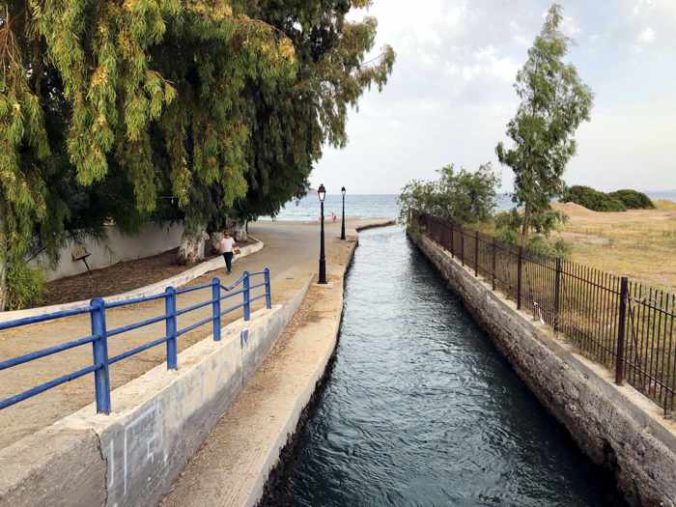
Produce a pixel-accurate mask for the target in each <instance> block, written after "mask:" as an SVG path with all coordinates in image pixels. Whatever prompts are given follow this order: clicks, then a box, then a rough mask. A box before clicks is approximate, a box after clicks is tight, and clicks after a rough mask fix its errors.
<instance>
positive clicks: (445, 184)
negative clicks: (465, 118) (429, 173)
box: [398, 163, 499, 224]
mask: <svg viewBox="0 0 676 507" xmlns="http://www.w3.org/2000/svg"><path fill="white" fill-rule="evenodd" d="M438 172H439V174H440V175H441V176H440V178H439V179H438V180H437V181H419V180H413V181H411V182H409V183H407V184H406V185H405V186H404V188H403V189H402V191H401V194H400V195H399V199H398V202H399V211H400V218H401V219H402V220H406V219H408V217H409V211H410V210H416V211H420V212H425V213H429V214H431V215H434V216H437V217H440V218H445V219H446V220H449V221H451V222H454V223H457V224H476V223H481V222H486V221H487V220H488V219H489V218H490V217H491V215H492V213H493V210H494V209H495V196H496V189H497V186H498V182H499V180H498V176H497V175H496V174H495V172H494V171H493V169H492V167H491V165H490V163H488V164H484V165H481V166H479V169H478V170H477V171H476V172H470V171H467V170H465V169H460V171H456V170H455V168H454V167H453V164H449V165H447V166H444V167H442V168H441V169H439V171H438Z"/></svg>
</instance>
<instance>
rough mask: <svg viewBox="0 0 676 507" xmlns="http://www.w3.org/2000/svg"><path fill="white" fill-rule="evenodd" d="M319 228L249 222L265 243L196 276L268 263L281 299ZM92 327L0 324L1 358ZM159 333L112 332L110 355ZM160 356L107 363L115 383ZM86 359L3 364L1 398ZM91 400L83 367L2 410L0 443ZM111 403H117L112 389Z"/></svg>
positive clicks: (116, 317) (331, 236) (311, 255)
mask: <svg viewBox="0 0 676 507" xmlns="http://www.w3.org/2000/svg"><path fill="white" fill-rule="evenodd" d="M368 222H371V223H372V222H374V221H373V220H370V221H368ZM365 223H367V221H351V222H350V223H349V226H350V227H351V228H352V227H357V226H360V225H364V224H365ZM318 229H319V228H318V225H317V224H299V223H289V222H276V223H275V222H261V223H258V224H254V225H253V226H252V227H251V234H253V235H255V236H256V237H259V238H260V239H261V240H263V241H264V242H265V248H264V249H263V250H262V251H261V252H259V253H257V254H254V255H251V256H249V257H246V258H244V259H241V260H240V261H239V262H238V263H236V264H235V266H234V273H233V275H231V276H230V277H229V278H226V277H225V273H224V271H223V270H218V271H214V272H211V273H207V274H206V275H204V276H203V277H201V278H199V279H197V280H195V281H194V282H193V283H195V284H197V283H202V282H204V281H207V280H210V279H211V278H213V277H214V276H219V277H222V278H223V279H224V280H225V282H226V283H227V280H236V279H237V278H238V277H239V276H240V275H241V273H242V271H244V270H248V271H251V272H253V271H260V270H262V269H263V268H264V267H266V266H267V267H269V268H270V270H271V273H272V291H273V302H274V303H283V302H285V301H286V300H288V299H290V298H291V297H292V296H293V295H294V294H296V293H297V291H298V290H300V289H301V287H303V286H304V284H305V282H306V281H307V280H308V278H309V277H311V276H313V275H314V274H315V273H316V271H317V259H318V250H319V244H318V243H319V242H318ZM339 232H340V229H339V224H330V225H328V226H327V236H326V237H327V266H328V270H329V275H330V276H331V275H332V274H334V273H342V271H343V269H344V266H341V265H339V264H337V263H338V262H344V259H346V257H347V256H346V255H345V254H344V252H345V250H346V249H348V248H349V246H348V245H347V244H346V243H345V242H341V241H339V240H338V235H339ZM353 241H354V239H353ZM205 292H206V291H204V292H203V291H195V292H192V293H188V294H184V295H181V296H179V298H178V307H179V308H181V307H185V306H188V305H190V304H194V303H197V302H200V301H204V300H205V297H207V296H206V294H205ZM260 304H261V302H259V305H260ZM209 312H210V309H208V308H206V309H204V310H201V311H195V312H191V313H189V314H187V315H184V316H181V317H179V322H178V326H179V328H182V327H185V326H187V325H189V324H190V323H192V322H196V321H198V320H200V319H202V318H204V317H206V316H207V315H208V314H209ZM163 313H164V302H163V301H162V300H160V301H154V302H150V303H145V304H143V305H134V306H130V307H122V308H118V309H115V310H110V311H108V312H107V315H106V316H107V326H108V329H112V328H114V327H117V326H121V325H124V324H128V323H131V322H136V321H139V320H142V319H145V318H150V317H153V316H157V315H161V314H163ZM240 316H241V313H237V314H235V315H231V316H230V320H234V319H236V318H239V317H240ZM210 333H211V329H210V326H209V325H208V324H207V325H205V326H202V327H200V328H199V329H197V330H195V331H193V332H191V333H188V334H186V335H184V336H182V337H181V338H179V351H180V350H183V349H185V348H187V347H189V346H190V345H192V344H194V343H196V342H197V341H199V340H202V339H204V338H205V337H207V336H208V335H209V334H210ZM89 334H90V323H89V316H88V315H84V316H78V317H72V318H68V319H61V320H59V321H55V322H51V323H43V324H36V325H33V326H26V327H23V328H20V329H14V330H9V331H0V359H7V358H10V357H16V356H18V355H21V354H25V353H28V352H31V351H35V350H40V349H43V348H45V347H48V346H51V345H55V344H58V343H63V342H65V341H68V340H72V339H76V338H80V337H83V336H87V335H89ZM162 336H164V323H163V322H161V323H158V324H155V325H152V326H148V327H145V328H142V329H139V330H135V331H131V332H128V333H124V334H122V335H118V336H115V337H113V338H111V339H110V340H109V345H108V347H109V354H110V355H111V356H112V355H115V354H118V353H120V352H123V351H124V350H128V349H131V348H133V347H135V346H138V345H141V344H143V343H147V342H148V341H151V340H153V339H156V338H159V337H162ZM164 361H165V349H164V347H163V346H158V347H155V348H153V349H150V350H148V351H146V352H144V353H142V354H139V355H137V356H133V357H130V358H127V359H125V360H123V361H121V362H119V363H117V364H115V365H113V366H112V367H111V371H110V374H111V384H112V388H113V389H114V388H116V387H118V386H120V385H123V384H125V383H127V382H129V381H130V380H132V379H134V378H136V377H138V376H140V375H142V374H143V373H145V372H146V371H148V370H149V369H151V368H153V367H155V366H156V365H158V364H160V363H163V362H164ZM91 362H92V352H91V347H90V346H87V345H85V346H82V347H79V348H76V349H72V350H69V351H66V352H62V353H60V354H58V355H55V356H50V357H47V358H43V359H41V360H38V361H33V362H31V363H27V364H24V365H21V366H18V367H15V368H11V369H9V370H5V371H2V372H0V398H5V397H7V396H11V395H13V394H17V393H19V392H21V391H24V390H26V389H29V388H31V387H34V386H36V385H38V384H40V383H43V382H46V381H49V380H51V379H53V378H56V377H58V376H60V375H63V374H65V373H67V372H69V371H75V370H78V369H80V368H83V367H85V366H89V365H91ZM179 367H180V363H179ZM93 400H94V385H93V378H92V376H91V375H88V376H85V377H83V378H81V379H78V380H75V381H72V382H69V383H66V384H63V385H61V386H59V387H57V388H55V389H52V390H50V391H48V392H46V393H43V394H40V395H38V396H35V397H33V398H30V399H29V400H26V401H24V402H21V403H18V404H17V405H14V406H12V407H9V408H7V409H5V410H2V411H0V427H1V428H2V429H3V431H2V432H0V448H2V447H5V446H7V445H10V444H11V443H13V442H15V441H17V440H18V439H20V438H22V437H24V436H26V435H28V434H31V433H33V432H35V431H37V430H39V429H41V428H43V427H45V426H48V425H50V424H52V423H53V422H55V421H56V420H58V419H60V418H61V417H63V416H65V415H68V414H70V413H72V412H75V411H76V410H79V409H81V408H83V407H85V406H87V405H89V404H91V403H92V402H93ZM112 404H113V410H114V409H115V396H114V395H113V397H112ZM92 410H93V408H92Z"/></svg>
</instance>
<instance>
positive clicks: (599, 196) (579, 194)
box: [561, 185, 626, 211]
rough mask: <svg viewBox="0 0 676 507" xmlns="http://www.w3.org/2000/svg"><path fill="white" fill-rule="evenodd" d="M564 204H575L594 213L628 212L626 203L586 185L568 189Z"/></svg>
mask: <svg viewBox="0 0 676 507" xmlns="http://www.w3.org/2000/svg"><path fill="white" fill-rule="evenodd" d="M561 201H562V202H574V203H575V204H579V205H580V206H584V207H585V208H587V209H590V210H594V211H626V206H625V205H624V203H623V202H622V201H621V200H619V199H618V198H616V197H615V196H613V195H612V194H606V193H603V192H599V191H598V190H594V189H593V188H591V187H586V186H584V185H573V186H572V187H570V188H567V189H566V191H565V192H564V194H563V196H562V197H561Z"/></svg>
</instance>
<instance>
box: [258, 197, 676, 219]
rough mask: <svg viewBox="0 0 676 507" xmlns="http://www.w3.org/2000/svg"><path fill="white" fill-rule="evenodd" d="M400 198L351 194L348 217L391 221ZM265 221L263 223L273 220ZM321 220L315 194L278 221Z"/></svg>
mask: <svg viewBox="0 0 676 507" xmlns="http://www.w3.org/2000/svg"><path fill="white" fill-rule="evenodd" d="M646 194H647V195H648V196H649V197H650V198H651V199H668V200H671V201H676V190H671V191H657V192H646ZM397 197H398V195H397V194H371V195H368V194H347V195H346V196H345V215H346V216H348V217H358V218H389V219H396V218H398V216H399V206H398V204H397ZM341 205H342V196H341V195H340V194H329V195H327V196H326V200H325V201H324V215H325V218H326V219H327V220H331V215H332V214H335V215H336V217H337V219H340V213H341ZM512 206H513V203H512V197H511V194H508V193H501V194H498V196H497V206H496V210H497V211H503V210H508V209H510V208H511V207H512ZM270 219H271V217H263V218H262V220H270ZM318 219H319V199H318V198H317V195H316V194H314V193H312V194H308V195H307V196H305V197H303V198H302V199H297V200H293V201H290V202H288V203H287V204H286V205H285V206H284V207H283V208H282V210H281V211H280V212H279V214H278V215H277V216H276V217H275V218H274V220H291V221H299V222H308V221H315V220H318Z"/></svg>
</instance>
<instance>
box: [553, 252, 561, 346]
mask: <svg viewBox="0 0 676 507" xmlns="http://www.w3.org/2000/svg"><path fill="white" fill-rule="evenodd" d="M560 315H561V257H557V258H556V275H555V277H554V332H555V333H558V332H559V318H560Z"/></svg>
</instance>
